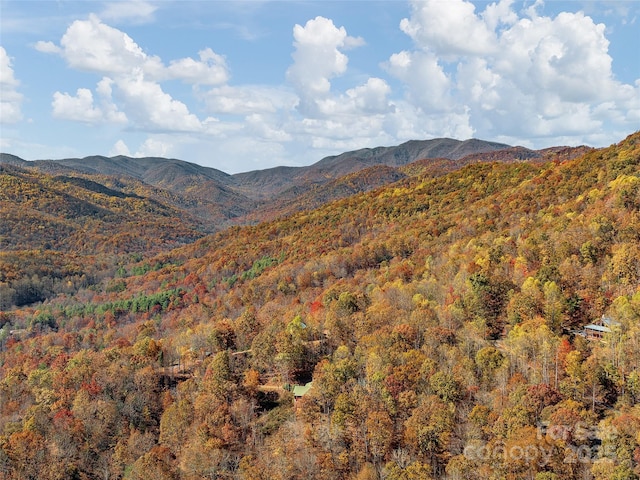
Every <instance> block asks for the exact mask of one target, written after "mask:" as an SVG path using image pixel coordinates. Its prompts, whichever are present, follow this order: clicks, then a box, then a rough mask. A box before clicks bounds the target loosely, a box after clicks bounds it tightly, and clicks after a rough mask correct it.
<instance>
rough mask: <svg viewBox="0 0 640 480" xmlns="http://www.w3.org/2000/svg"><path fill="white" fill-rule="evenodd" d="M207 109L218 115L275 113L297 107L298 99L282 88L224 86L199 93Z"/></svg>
mask: <svg viewBox="0 0 640 480" xmlns="http://www.w3.org/2000/svg"><path fill="white" fill-rule="evenodd" d="M199 96H200V98H201V99H202V100H203V101H204V102H205V105H206V106H207V109H208V110H209V111H210V112H212V113H216V114H231V115H248V114H251V113H275V112H277V111H280V110H285V111H289V110H291V109H293V108H294V107H295V105H296V104H297V102H298V97H297V96H296V95H295V94H293V93H291V92H289V91H286V90H284V89H282V88H273V87H267V86H262V85H243V86H231V85H223V86H220V87H215V88H212V89H210V90H208V91H206V92H200V93H199Z"/></svg>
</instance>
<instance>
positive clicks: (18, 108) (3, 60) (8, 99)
mask: <svg viewBox="0 0 640 480" xmlns="http://www.w3.org/2000/svg"><path fill="white" fill-rule="evenodd" d="M19 85H20V82H19V81H18V80H17V79H16V78H15V75H14V71H13V66H12V62H11V58H10V57H9V55H8V54H7V51H6V50H5V49H4V47H2V46H0V123H5V124H8V123H17V122H19V121H20V120H22V98H23V96H22V94H21V93H20V92H18V86H19Z"/></svg>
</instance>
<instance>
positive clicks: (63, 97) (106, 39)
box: [36, 2, 228, 132]
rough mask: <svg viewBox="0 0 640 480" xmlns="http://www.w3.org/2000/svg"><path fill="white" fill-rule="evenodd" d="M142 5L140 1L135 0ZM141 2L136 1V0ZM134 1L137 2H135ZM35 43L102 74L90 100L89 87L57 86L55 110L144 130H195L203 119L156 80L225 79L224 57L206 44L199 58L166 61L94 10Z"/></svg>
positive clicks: (71, 117) (70, 116)
mask: <svg viewBox="0 0 640 480" xmlns="http://www.w3.org/2000/svg"><path fill="white" fill-rule="evenodd" d="M134 3H136V5H137V7H142V6H143V5H142V3H143V2H134ZM138 3H140V4H138ZM137 7H136V8H137ZM36 49H38V50H39V51H42V52H45V53H57V54H60V55H61V56H62V57H63V58H64V59H65V60H66V61H67V63H68V64H69V66H70V67H72V68H74V69H77V70H81V71H88V72H93V73H96V74H99V75H101V76H102V77H103V78H102V80H101V81H100V82H99V83H98V85H97V87H96V92H98V94H99V95H100V96H101V98H102V103H101V105H100V106H95V105H94V101H93V95H92V94H91V91H90V90H88V89H86V88H80V89H78V93H77V94H76V95H75V96H71V95H69V94H66V93H64V94H63V93H60V92H56V94H55V95H54V102H53V106H54V116H56V117H58V118H66V119H69V120H77V121H83V122H89V123H96V122H98V121H107V122H124V121H126V120H127V119H129V120H132V121H133V122H134V126H135V127H137V128H140V129H143V130H148V131H178V132H184V131H192V132H200V131H202V129H203V125H202V123H201V122H200V120H199V119H198V118H197V117H196V116H195V115H194V114H192V113H191V112H189V109H188V107H187V105H186V104H185V103H183V102H182V101H180V100H176V99H174V98H173V97H172V96H171V95H170V94H168V93H166V92H165V91H164V90H163V89H162V86H161V85H160V83H159V82H161V81H164V80H169V79H180V80H183V81H185V82H188V83H193V84H206V85H216V84H221V83H224V82H226V81H227V79H228V70H227V66H226V63H225V60H224V58H223V57H222V56H220V55H217V54H216V53H215V52H213V50H211V49H210V48H206V49H204V50H202V51H200V52H199V55H200V60H199V61H197V60H194V59H192V58H184V59H179V60H175V61H173V62H171V63H170V65H169V66H168V67H167V66H165V65H164V63H163V62H162V60H161V59H160V58H159V57H158V56H154V55H148V54H147V53H145V52H144V51H143V50H142V48H141V47H140V46H139V45H138V44H137V43H136V42H135V41H134V40H133V39H132V38H131V37H130V36H129V35H127V34H126V33H124V32H122V31H120V30H118V29H116V28H113V27H111V26H109V25H106V24H105V23H103V22H102V21H101V20H100V19H99V18H98V17H97V16H96V15H90V16H89V18H88V19H87V20H76V21H75V22H73V23H72V24H71V25H70V26H69V28H68V29H67V31H66V32H65V34H64V35H63V36H62V39H61V40H60V47H57V46H56V45H55V44H53V43H51V42H38V43H37V44H36Z"/></svg>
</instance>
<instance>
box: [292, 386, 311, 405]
mask: <svg viewBox="0 0 640 480" xmlns="http://www.w3.org/2000/svg"><path fill="white" fill-rule="evenodd" d="M312 384H313V382H308V383H305V384H304V385H294V386H293V390H292V393H293V401H294V402H295V403H297V402H298V400H299V399H300V398H302V397H304V396H305V395H306V394H307V392H308V391H309V390H310V389H311V385H312Z"/></svg>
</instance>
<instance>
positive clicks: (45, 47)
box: [34, 40, 61, 53]
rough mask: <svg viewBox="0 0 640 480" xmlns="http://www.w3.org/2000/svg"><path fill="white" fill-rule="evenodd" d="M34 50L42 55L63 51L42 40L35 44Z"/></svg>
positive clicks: (53, 44)
mask: <svg viewBox="0 0 640 480" xmlns="http://www.w3.org/2000/svg"><path fill="white" fill-rule="evenodd" d="M34 48H35V49H36V50H38V51H39V52H42V53H60V52H61V49H60V47H59V46H57V45H56V44H55V43H53V42H44V41H42V40H40V41H38V42H36V43H35V45H34Z"/></svg>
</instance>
